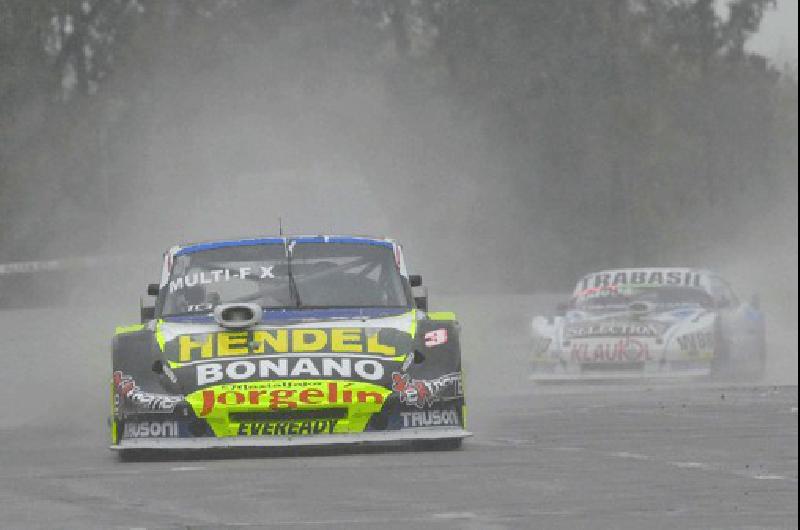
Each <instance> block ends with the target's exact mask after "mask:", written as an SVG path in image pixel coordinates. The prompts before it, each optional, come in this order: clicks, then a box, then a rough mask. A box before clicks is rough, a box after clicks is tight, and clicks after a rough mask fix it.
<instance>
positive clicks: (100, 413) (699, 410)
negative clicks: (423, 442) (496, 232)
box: [0, 296, 798, 529]
mask: <svg viewBox="0 0 800 530" xmlns="http://www.w3.org/2000/svg"><path fill="white" fill-rule="evenodd" d="M558 298H559V297H558V296H540V297H526V296H516V297H498V296H469V297H466V296H458V297H449V298H448V297H443V299H442V300H441V302H440V303H439V302H436V305H437V306H440V305H441V306H445V305H446V306H447V307H449V308H453V309H455V310H456V311H457V312H458V313H459V315H460V318H461V320H462V323H463V326H464V330H463V338H464V362H465V371H466V392H467V400H468V404H469V413H468V427H469V429H470V430H472V431H473V432H474V433H475V436H474V438H471V439H469V440H467V442H466V443H465V446H464V449H463V450H461V451H456V452H410V451H405V450H399V449H382V450H375V449H342V450H336V451H329V450H304V451H302V452H300V453H286V452H282V453H276V454H269V453H225V452H223V453H211V454H200V455H198V454H186V453H184V454H179V455H175V456H174V457H169V458H164V459H161V460H147V461H139V462H120V461H119V460H118V459H117V458H116V456H115V454H113V453H111V452H110V451H109V450H107V448H106V446H107V443H108V442H107V434H106V425H105V421H106V415H107V413H108V411H107V391H108V387H107V381H108V379H109V377H110V373H109V370H110V368H109V365H110V361H109V356H108V345H109V341H110V335H111V329H112V327H113V324H118V323H122V322H124V321H125V320H126V319H127V320H129V319H130V316H131V315H132V313H133V311H130V310H128V311H119V310H116V311H115V310H113V309H110V308H105V309H104V310H103V311H100V310H99V309H98V308H93V309H92V310H91V311H85V309H84V310H81V309H80V308H78V307H74V306H73V307H64V308H48V309H26V310H4V311H2V313H1V314H0V333H1V334H2V336H3V337H4V339H5V340H4V341H3V345H2V347H0V355H2V358H3V359H4V360H5V369H4V370H3V371H2V372H0V400H2V402H3V403H4V404H5V405H4V406H3V407H2V409H0V446H2V447H3V450H2V451H1V452H0V459H2V462H0V513H2V514H3V515H2V519H0V526H3V527H9V528H17V527H32V528H52V527H60V528H142V527H144V528H225V527H231V528H264V527H266V528H273V527H275V528H278V527H280V528H283V527H285V528H317V527H323V528H370V527H374V526H376V525H380V526H381V527H383V528H408V527H409V525H410V526H412V527H421V526H426V527H431V528H524V527H529V526H531V525H538V526H541V527H548V528H589V527H606V528H632V529H633V528H668V527H669V528H675V527H681V528H708V527H710V526H712V527H715V528H744V527H759V528H786V527H792V526H796V525H797V522H798V512H797V493H798V483H797V475H798V474H797V443H796V442H797V434H798V432H797V387H796V386H779V385H769V384H764V383H754V384H748V385H738V386H730V385H726V384H723V383H713V382H700V383H675V384H663V383H660V384H657V385H656V384H649V383H634V384H625V385H619V384H593V385H568V386H563V385H560V386H534V385H532V384H531V383H529V382H528V381H527V380H526V376H527V370H528V366H527V359H528V352H527V344H526V334H525V333H526V331H527V327H526V326H527V325H528V322H527V320H526V318H527V317H526V315H527V314H533V312H536V311H543V310H545V309H547V308H549V307H551V306H552V305H553V304H554V303H555V301H556V300H557V299H558Z"/></svg>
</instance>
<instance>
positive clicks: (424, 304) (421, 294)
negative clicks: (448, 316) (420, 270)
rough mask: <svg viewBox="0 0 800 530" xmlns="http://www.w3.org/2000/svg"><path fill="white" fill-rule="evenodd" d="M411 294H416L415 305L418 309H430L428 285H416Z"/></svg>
mask: <svg viewBox="0 0 800 530" xmlns="http://www.w3.org/2000/svg"><path fill="white" fill-rule="evenodd" d="M411 294H412V295H413V296H414V305H415V306H417V309H421V310H423V311H427V310H428V288H427V287H422V286H418V287H414V288H413V289H411Z"/></svg>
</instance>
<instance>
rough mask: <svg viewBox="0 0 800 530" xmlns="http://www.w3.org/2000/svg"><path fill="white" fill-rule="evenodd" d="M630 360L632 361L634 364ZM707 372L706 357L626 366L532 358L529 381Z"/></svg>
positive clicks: (703, 374)
mask: <svg viewBox="0 0 800 530" xmlns="http://www.w3.org/2000/svg"><path fill="white" fill-rule="evenodd" d="M634 364H636V365H635V366H634ZM710 375H711V362H710V361H673V362H647V363H638V364H637V363H632V365H629V366H621V365H620V366H615V365H614V364H605V365H598V364H592V363H585V364H579V363H558V362H556V363H541V362H534V363H533V369H532V372H531V374H530V376H529V379H530V380H531V381H539V382H553V383H557V382H569V381H619V380H646V379H691V378H701V377H708V376H710Z"/></svg>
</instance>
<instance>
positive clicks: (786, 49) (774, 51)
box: [750, 0, 798, 69]
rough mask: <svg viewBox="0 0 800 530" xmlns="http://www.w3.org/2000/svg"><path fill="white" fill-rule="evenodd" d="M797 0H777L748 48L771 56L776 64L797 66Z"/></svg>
mask: <svg viewBox="0 0 800 530" xmlns="http://www.w3.org/2000/svg"><path fill="white" fill-rule="evenodd" d="M797 5H798V0H778V5H777V7H776V8H775V9H770V10H769V11H768V12H767V13H766V15H765V17H764V21H763V22H762V23H761V31H759V33H758V34H757V35H755V36H754V37H753V39H752V41H751V42H750V49H752V50H753V51H757V52H760V53H763V54H765V55H767V56H768V57H771V58H772V59H773V60H774V61H775V63H776V64H778V65H783V64H785V63H789V64H790V65H792V66H793V67H794V68H795V69H796V68H797Z"/></svg>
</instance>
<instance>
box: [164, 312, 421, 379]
mask: <svg viewBox="0 0 800 530" xmlns="http://www.w3.org/2000/svg"><path fill="white" fill-rule="evenodd" d="M348 311H349V313H347V312H342V311H341V310H335V311H333V312H330V311H327V312H319V311H313V310H312V311H307V312H303V311H293V312H275V313H277V314H275V313H273V314H270V313H269V312H266V313H265V317H264V318H263V319H262V322H261V323H260V324H258V325H255V326H252V327H251V328H248V329H243V330H230V329H225V328H222V327H220V326H219V325H218V324H217V323H215V322H214V321H213V319H211V318H209V317H205V316H204V317H191V318H190V319H188V318H186V317H179V318H172V319H166V320H163V321H160V322H159V323H158V324H157V330H156V336H157V339H158V342H159V346H160V348H161V351H162V355H163V359H162V361H163V363H164V365H165V366H166V370H167V376H168V377H167V379H168V380H171V381H172V382H173V383H174V385H176V386H177V387H179V389H180V391H181V393H182V394H184V395H188V394H191V393H192V392H196V391H198V390H201V389H203V388H205V387H208V386H212V385H219V384H243V383H250V382H254V381H267V380H292V379H297V380H304V381H311V380H324V379H333V378H335V379H344V380H347V381H351V382H363V383H369V384H376V385H380V386H384V387H389V386H391V381H390V376H391V375H390V374H391V369H392V368H395V369H396V368H397V366H399V365H400V364H401V363H402V362H403V361H404V360H405V359H406V356H407V354H408V353H409V352H410V351H412V350H413V337H414V331H415V323H416V320H415V318H416V317H415V314H414V311H407V312H399V313H398V312H397V310H395V311H394V312H393V313H388V314H387V312H386V311H385V310H383V311H382V312H379V313H377V314H376V313H374V312H373V313H372V314H368V313H366V312H364V311H358V310H356V311H353V310H348Z"/></svg>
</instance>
